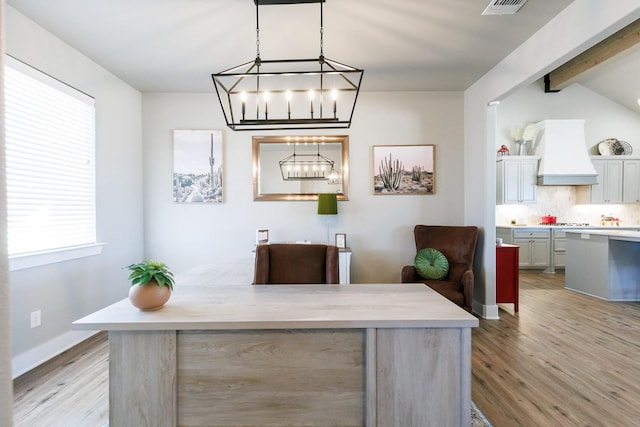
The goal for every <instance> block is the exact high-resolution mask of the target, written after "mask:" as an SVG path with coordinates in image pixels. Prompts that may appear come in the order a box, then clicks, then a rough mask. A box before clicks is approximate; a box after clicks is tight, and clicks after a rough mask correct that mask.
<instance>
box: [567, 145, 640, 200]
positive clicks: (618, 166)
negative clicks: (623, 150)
mask: <svg viewBox="0 0 640 427" xmlns="http://www.w3.org/2000/svg"><path fill="white" fill-rule="evenodd" d="M616 157H618V156H616ZM591 162H592V163H593V167H594V168H595V169H596V172H597V173H598V177H597V184H595V185H590V186H582V187H578V194H577V195H578V203H591V204H621V203H638V201H640V160H639V159H621V158H619V157H618V158H615V159H603V158H592V159H591Z"/></svg>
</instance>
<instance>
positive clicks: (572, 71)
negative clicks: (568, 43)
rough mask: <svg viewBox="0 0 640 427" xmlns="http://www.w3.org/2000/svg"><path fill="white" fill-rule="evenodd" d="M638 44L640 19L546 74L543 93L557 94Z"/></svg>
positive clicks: (639, 40)
mask: <svg viewBox="0 0 640 427" xmlns="http://www.w3.org/2000/svg"><path fill="white" fill-rule="evenodd" d="M638 43H640V19H638V20H637V21H635V22H633V23H631V24H629V25H627V26H626V27H624V28H623V29H621V30H620V31H618V32H617V33H615V34H613V35H611V36H609V37H607V38H606V39H604V40H602V41H601V42H600V43H598V44H596V45H595V46H593V47H591V48H589V49H587V50H586V51H584V52H582V53H581V54H580V55H578V56H576V57H575V58H573V59H571V60H570V61H568V62H566V63H565V64H563V65H561V66H559V67H558V68H556V69H555V70H553V71H551V72H550V73H549V74H547V75H546V76H545V79H544V80H545V91H546V92H557V91H559V90H561V89H564V88H566V87H567V86H569V85H570V84H571V83H573V82H574V81H575V79H576V78H577V77H578V76H579V75H580V74H582V73H584V72H585V71H587V70H590V69H591V68H593V67H595V66H597V65H598V64H601V63H603V62H605V61H606V60H608V59H610V58H612V57H613V56H615V55H617V54H618V53H620V52H623V51H625V50H627V49H629V48H630V47H632V46H634V45H636V44H638Z"/></svg>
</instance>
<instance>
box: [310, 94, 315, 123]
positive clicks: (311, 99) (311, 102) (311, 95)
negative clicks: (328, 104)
mask: <svg viewBox="0 0 640 427" xmlns="http://www.w3.org/2000/svg"><path fill="white" fill-rule="evenodd" d="M315 97H316V93H315V92H314V91H313V89H311V90H309V103H310V104H311V118H312V119H313V98H315Z"/></svg>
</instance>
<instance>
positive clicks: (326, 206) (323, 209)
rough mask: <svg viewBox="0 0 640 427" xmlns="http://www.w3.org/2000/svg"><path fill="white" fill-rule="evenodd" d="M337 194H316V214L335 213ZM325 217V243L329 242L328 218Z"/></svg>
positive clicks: (336, 211)
mask: <svg viewBox="0 0 640 427" xmlns="http://www.w3.org/2000/svg"><path fill="white" fill-rule="evenodd" d="M337 214H338V196H337V195H336V194H335V193H320V194H318V215H337ZM330 218H331V217H327V245H328V244H329V219H330Z"/></svg>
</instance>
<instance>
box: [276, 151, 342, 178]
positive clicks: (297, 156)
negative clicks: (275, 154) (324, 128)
mask: <svg viewBox="0 0 640 427" xmlns="http://www.w3.org/2000/svg"><path fill="white" fill-rule="evenodd" d="M297 145H298V144H293V154H291V155H289V156H287V157H285V158H284V159H282V160H280V162H279V163H280V173H281V174H282V179H283V180H285V181H302V180H328V181H329V183H330V184H339V183H340V173H339V171H338V170H337V169H336V168H335V162H334V161H333V160H331V159H330V158H328V157H326V156H323V155H322V154H320V144H316V148H317V150H316V152H315V153H308V152H307V153H304V152H303V153H297V152H296V146H297Z"/></svg>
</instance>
